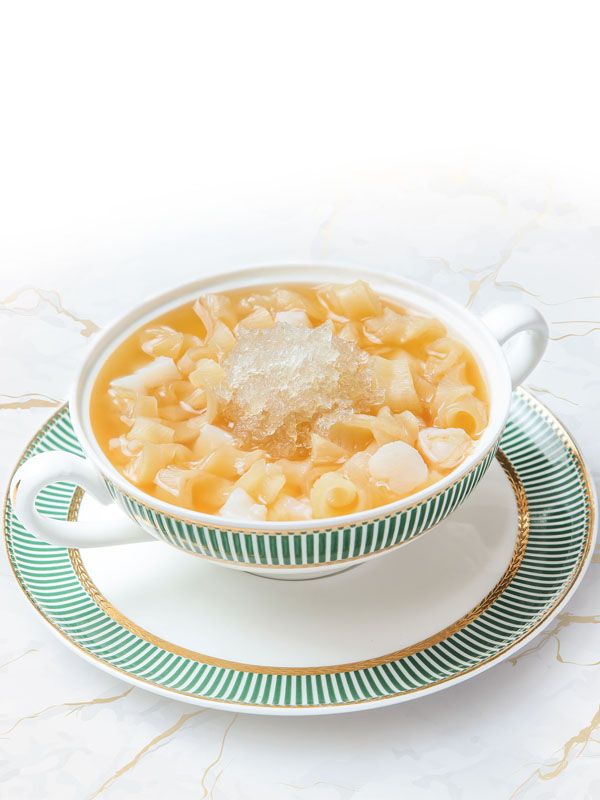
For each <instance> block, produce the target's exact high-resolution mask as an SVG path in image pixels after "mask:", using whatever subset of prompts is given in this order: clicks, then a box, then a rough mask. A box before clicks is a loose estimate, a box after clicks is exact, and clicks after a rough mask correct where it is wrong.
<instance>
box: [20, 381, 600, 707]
mask: <svg viewBox="0 0 600 800" xmlns="http://www.w3.org/2000/svg"><path fill="white" fill-rule="evenodd" d="M57 449H58V450H64V451H68V452H71V453H75V454H77V455H82V451H81V448H80V446H79V443H78V441H77V439H76V437H75V435H74V433H73V429H72V427H71V424H70V420H69V413H68V409H67V407H66V406H65V407H63V408H62V409H61V410H60V411H58V412H57V413H56V414H55V415H54V416H53V417H52V418H51V419H50V420H49V421H48V422H47V423H46V424H45V425H44V426H43V428H42V429H41V430H40V431H39V432H38V434H37V435H36V436H35V438H34V440H33V441H32V442H31V444H30V445H29V447H28V449H27V451H26V453H25V455H24V456H23V459H22V460H26V459H27V458H30V457H31V456H32V455H34V454H36V453H39V452H43V451H45V450H57ZM20 463H21V462H20ZM37 505H38V508H39V510H40V511H42V512H43V513H46V514H49V515H50V516H54V517H56V518H59V519H68V518H70V519H74V518H76V517H77V516H79V515H80V516H81V517H82V518H84V517H90V518H91V517H92V516H93V517H94V518H96V519H98V518H99V517H101V515H102V514H105V515H106V518H107V524H109V522H108V520H109V518H110V517H111V515H110V512H107V510H106V509H105V508H103V507H102V506H101V505H99V504H98V503H96V502H95V501H93V499H91V498H90V497H88V496H84V494H83V492H82V491H81V490H80V489H77V488H76V487H74V486H73V485H71V484H67V483H57V484H54V485H52V486H50V487H47V488H46V489H44V490H43V491H42V492H41V493H40V495H39V496H38V500H37ZM594 518H595V496H594V492H593V488H592V484H591V480H590V477H589V474H588V471H587V468H586V466H585V464H584V462H583V459H582V457H581V455H580V453H579V451H578V449H577V447H576V445H575V444H574V442H573V441H572V439H571V437H570V436H569V435H568V434H567V432H566V431H565V430H564V428H563V427H562V426H561V424H560V423H559V422H558V421H557V420H556V419H555V418H554V417H553V416H552V415H551V414H550V412H549V411H548V410H547V409H546V408H545V407H544V406H543V405H542V404H541V403H539V402H538V401H537V400H535V399H534V398H533V397H532V396H530V395H529V394H528V393H527V392H525V391H523V390H518V391H517V392H515V394H514V396H513V403H512V408H511V414H510V419H509V422H508V425H507V427H506V430H505V432H504V435H503V437H502V440H501V444H500V451H499V452H498V455H497V458H496V462H495V463H494V464H492V466H491V467H490V469H489V471H488V473H487V474H486V475H485V476H484V478H483V479H482V481H481V483H480V485H479V486H478V487H477V489H476V490H475V491H474V492H473V495H472V496H471V497H470V498H469V500H468V501H467V502H466V503H465V504H464V505H463V506H462V507H461V508H459V509H458V510H457V511H455V512H454V513H453V514H452V515H451V516H450V517H449V518H448V519H446V520H445V521H444V522H443V523H442V524H440V525H438V526H437V527H436V528H434V529H433V530H431V531H430V532H429V533H427V535H424V536H422V537H420V538H419V539H417V540H415V541H414V542H409V543H407V544H406V545H403V546H402V547H400V548H398V549H397V550H396V551H394V552H390V553H388V554H386V555H385V556H382V557H377V558H373V559H371V560H370V561H368V562H367V563H364V564H360V565H357V566H354V567H350V568H347V569H346V570H344V571H343V572H338V573H335V574H332V575H331V576H328V577H322V578H317V579H314V578H313V579H311V578H307V579H305V580H297V581H293V582H287V581H280V580H277V579H271V578H265V577H260V576H257V575H253V574H250V573H246V572H241V571H237V570H231V569H227V568H225V567H222V566H218V565H214V564H211V563H210V562H208V561H204V560H203V559H201V558H192V557H190V556H189V555H188V554H186V553H183V552H181V551H179V550H176V549H174V548H171V547H169V546H168V545H166V544H163V543H160V542H149V543H144V544H133V545H121V546H117V547H106V548H99V549H89V550H81V551H80V550H76V549H70V550H69V549H66V548H60V547H53V546H51V545H48V544H45V543H43V542H41V541H40V540H38V539H37V538H36V537H35V536H34V535H33V534H32V533H30V532H28V531H26V530H25V529H24V528H23V527H22V525H20V523H19V522H18V520H17V519H16V517H15V516H14V515H13V513H12V510H11V503H10V499H9V498H7V500H6V506H5V515H4V523H5V537H6V545H7V550H8V556H9V560H10V563H11V566H12V568H13V570H14V574H15V577H16V579H17V581H18V583H19V585H20V586H21V588H22V589H23V591H24V592H25V594H26V596H27V597H28V599H29V600H30V601H31V603H32V605H33V606H34V607H35V608H36V609H37V611H38V612H39V613H40V614H41V616H42V618H43V619H44V620H45V621H46V622H47V623H48V624H49V626H50V628H51V630H53V631H54V632H55V633H56V634H57V635H58V636H59V637H60V638H61V640H62V641H64V642H65V643H66V644H67V645H69V646H70V647H71V648H72V649H73V650H74V651H75V652H76V653H78V654H79V655H80V656H82V657H83V658H85V659H86V660H88V661H90V662H91V663H92V664H95V665H96V666H98V667H100V668H102V669H104V670H106V671H107V672H110V673H111V674H113V675H115V676H117V677H121V678H123V679H124V680H126V681H129V682H130V683H132V684H134V685H136V686H139V687H140V688H145V689H149V690H151V691H154V692H157V693H159V694H162V695H165V696H168V697H173V698H176V699H179V700H182V701H185V702H189V703H194V704H198V705H205V706H210V707H216V708H222V709H226V710H236V711H245V712H250V713H264V714H285V715H297V714H323V713H337V712H343V711H354V710H360V709H364V708H373V707H377V706H382V705H389V704H392V703H398V702H401V701H403V700H408V699H411V698H416V697H419V696H421V695H424V694H429V693H431V692H434V691H438V690H440V689H443V688H447V687H449V686H451V685H453V684H455V683H458V682H460V681H462V680H465V679H466V678H469V677H471V676H474V675H476V674H478V673H479V672H481V671H483V670H485V669H487V668H489V667H490V666H492V665H494V664H496V663H498V662H499V661H501V660H502V659H504V658H506V657H508V656H509V655H511V654H512V653H514V652H515V650H517V649H518V648H520V647H522V646H523V645H524V644H525V643H526V642H527V641H528V640H529V639H530V638H532V637H533V636H535V635H536V634H537V633H539V632H540V631H541V629H542V628H543V627H544V626H545V625H547V624H548V623H549V621H550V620H551V619H552V618H553V617H554V616H555V615H556V614H557V613H558V612H559V610H560V609H561V608H562V606H563V605H564V604H565V603H566V602H567V600H568V599H569V597H570V596H571V595H572V593H573V591H574V590H575V588H576V586H577V584H578V583H579V581H580V580H581V577H582V576H583V573H584V571H585V569H586V567H587V565H588V563H589V560H590V557H591V552H592V549H593V539H594V534H595V529H594Z"/></svg>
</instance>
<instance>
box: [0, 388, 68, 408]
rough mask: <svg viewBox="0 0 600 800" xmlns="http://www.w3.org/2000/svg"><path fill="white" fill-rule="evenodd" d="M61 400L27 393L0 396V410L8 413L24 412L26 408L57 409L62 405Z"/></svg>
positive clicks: (35, 393)
mask: <svg viewBox="0 0 600 800" xmlns="http://www.w3.org/2000/svg"><path fill="white" fill-rule="evenodd" d="M63 402H64V401H63V400H57V399H56V398H54V397H48V395H45V394H38V393H37V392H27V393H26V394H0V410H2V411H10V410H14V409H18V410H20V411H25V410H26V409H28V408H57V407H58V406H60V405H62V404H63Z"/></svg>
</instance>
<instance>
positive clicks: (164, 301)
mask: <svg viewBox="0 0 600 800" xmlns="http://www.w3.org/2000/svg"><path fill="white" fill-rule="evenodd" d="M309 269H312V270H315V271H321V270H323V271H328V272H329V273H332V277H331V278H330V277H329V276H325V275H323V276H322V281H323V282H325V281H329V280H332V281H334V280H335V275H337V276H338V277H340V279H341V277H342V275H346V276H347V277H350V275H352V276H353V277H354V279H357V277H360V278H363V279H366V280H367V281H372V280H380V281H383V282H385V283H390V282H391V283H394V284H396V285H397V286H398V295H395V297H397V299H399V300H400V301H402V294H401V293H402V288H405V289H406V290H407V292H408V293H412V294H414V295H416V296H417V297H418V298H419V299H421V298H423V300H424V303H425V304H427V303H428V302H429V303H432V304H434V305H436V306H442V307H445V308H448V310H449V312H450V313H451V314H452V315H453V316H455V317H460V318H461V320H463V321H464V322H465V323H466V325H467V326H468V327H471V328H472V329H474V330H476V331H477V334H478V336H477V340H476V341H475V342H474V343H473V342H470V343H469V349H470V350H471V352H472V353H473V355H474V356H475V358H476V359H477V360H478V361H479V365H480V367H482V371H483V372H484V374H485V380H486V385H487V388H488V391H489V393H490V395H491V396H490V404H491V406H492V408H493V409H494V410H495V418H496V422H495V425H494V426H493V427H492V425H491V415H490V420H489V421H488V425H487V427H486V429H485V431H484V433H483V436H482V437H481V439H479V440H478V442H477V443H476V446H475V447H474V449H473V451H472V452H471V453H470V454H469V456H467V458H466V459H465V460H464V461H463V462H462V463H461V464H459V465H458V467H456V468H455V469H454V470H452V471H451V472H450V473H448V475H446V476H444V478H442V479H441V480H439V481H436V482H435V483H433V484H431V485H430V486H428V487H426V488H425V489H422V490H420V491H419V492H415V493H412V494H410V495H408V496H407V497H404V498H402V499H400V500H396V501H394V502H393V503H387V504H385V505H381V506H376V507H375V508H370V509H365V510H363V511H358V512H354V513H352V514H344V515H341V516H337V517H322V518H319V519H310V520H294V521H291V522H282V521H268V520H265V521H260V520H248V521H246V520H240V519H228V518H227V517H221V516H218V515H216V514H208V513H206V512H201V511H194V510H192V509H188V508H183V507H182V506H178V505H176V504H175V503H169V502H166V501H163V500H160V499H158V498H156V497H154V496H153V495H150V494H148V493H146V492H144V491H143V490H141V489H139V488H138V487H137V486H135V484H133V483H131V482H130V481H128V480H127V479H126V478H125V477H124V476H123V475H122V474H121V473H120V472H119V471H118V470H117V469H116V468H115V467H114V466H113V464H112V463H111V462H110V460H109V459H108V457H107V456H106V454H105V453H104V452H103V450H102V448H101V447H100V445H99V443H98V441H97V439H96V437H95V436H94V433H93V430H92V427H91V422H90V413H89V395H90V392H91V387H92V386H93V383H94V380H95V377H96V376H97V374H98V371H99V369H100V367H101V366H102V364H103V363H104V361H105V359H106V357H107V355H108V353H109V352H112V350H114V347H115V346H116V344H117V343H118V341H119V339H121V340H122V339H124V338H127V336H128V335H129V334H130V333H131V332H132V331H133V330H135V328H136V327H139V326H140V325H141V324H143V320H144V317H148V319H149V320H150V319H152V318H153V317H156V316H159V315H160V313H161V311H164V310H166V309H167V308H168V307H173V308H175V307H177V305H182V304H184V303H185V302H186V298H187V297H188V296H190V295H193V294H194V293H196V292H197V293H200V292H202V291H210V290H211V284H217V283H223V282H225V283H229V284H231V286H230V287H229V286H228V287H227V288H233V287H234V286H238V287H243V286H244V285H248V286H251V285H260V283H261V280H260V279H259V280H250V281H248V279H253V278H257V277H258V278H260V277H261V276H262V275H263V274H264V280H262V283H263V284H268V283H273V282H274V281H273V280H272V279H271V280H270V281H269V277H271V278H273V276H274V274H275V273H276V272H277V271H278V270H279V271H282V272H283V271H286V272H297V273H299V277H298V279H297V280H296V281H295V282H296V283H306V282H309V283H310V282H312V281H311V280H310V279H307V278H304V279H303V278H302V274H301V273H302V270H309ZM244 279H246V283H245V284H244V282H243V281H244ZM281 282H282V283H285V284H288V285H289V284H290V283H293V282H294V280H293V279H292V280H290V279H289V278H288V277H286V278H285V279H283V280H282V281H281ZM224 290H225V289H223V288H221V289H219V288H216V287H213V291H224ZM407 305H410V303H408V304H407ZM441 319H442V322H444V324H447V323H446V320H445V319H444V317H443V314H442V316H441ZM449 327H450V328H451V327H452V326H449ZM459 338H460V337H459ZM482 349H487V350H488V351H491V352H492V353H494V354H495V363H494V364H493V365H492V364H489V363H487V362H486V363H484V362H483V361H482V360H481V356H480V352H479V351H481V350H482ZM100 356H103V357H102V358H101V357H100ZM491 378H493V379H494V382H495V383H497V384H500V387H495V388H494V392H492V391H491V386H490V383H491V382H492V381H491ZM501 384H503V385H504V390H502V388H501ZM511 392H512V386H511V380H510V374H509V370H508V364H507V362H506V359H505V357H504V353H503V351H502V348H501V346H500V344H499V342H498V341H497V339H496V338H495V337H494V335H493V334H492V332H491V331H490V330H489V329H488V328H487V327H486V325H485V323H484V322H483V320H482V319H481V318H480V317H479V316H478V315H476V314H475V313H473V312H472V311H471V310H470V309H468V308H466V307H464V306H461V305H460V304H459V303H457V302H456V301H455V300H453V299H451V298H448V297H446V296H444V295H443V294H441V293H440V292H437V291H435V290H433V289H431V288H430V287H428V286H425V285H424V284H421V283H419V282H418V281H414V280H412V279H410V278H405V277H404V276H402V275H398V274H395V273H392V272H386V271H381V270H376V269H372V268H370V267H364V266H356V265H352V264H346V265H343V264H334V263H330V262H326V261H310V262H309V263H306V264H301V263H297V262H272V263H262V264H252V265H248V266H244V267H242V268H237V269H231V270H227V271H223V272H218V271H214V272H211V273H207V274H205V275H203V276H202V278H200V279H198V280H195V281H190V282H187V283H185V284H181V285H179V286H177V287H175V288H174V289H171V290H168V291H166V292H160V293H157V294H154V295H152V296H150V297H149V298H147V299H145V300H144V301H143V302H141V303H139V304H138V305H136V306H135V307H134V308H132V309H130V310H129V311H128V312H126V313H125V314H122V315H120V316H119V317H117V318H116V319H115V320H113V321H112V322H111V323H110V324H109V325H108V326H106V327H105V328H104V329H103V331H102V332H101V333H100V334H99V335H98V336H97V337H95V339H94V341H93V343H92V345H91V347H90V350H89V351H88V353H87V356H86V358H85V359H84V361H83V363H82V364H81V366H80V369H79V373H78V377H77V378H76V380H75V382H74V384H73V387H72V390H71V394H70V397H69V411H70V415H71V421H72V424H73V427H74V429H75V433H76V435H77V438H78V439H79V441H80V443H81V444H82V446H83V450H84V453H85V456H86V457H87V458H89V459H90V460H91V461H92V462H93V463H94V465H95V466H96V468H97V469H98V471H99V472H100V474H101V475H102V477H103V478H104V480H105V481H108V482H109V483H110V484H111V485H113V486H114V487H115V488H116V489H117V490H118V491H119V493H120V494H122V495H124V496H126V497H128V498H129V499H132V500H134V501H135V502H137V503H139V504H141V505H143V506H145V507H147V508H149V509H151V510H153V511H156V512H158V513H161V514H164V515H166V516H169V517H171V518H174V519H176V520H178V521H181V522H184V523H186V522H187V523H190V524H193V525H200V526H203V527H207V528H212V529H214V530H222V531H239V532H244V533H265V534H269V533H272V534H277V533H281V534H289V533H302V532H306V533H314V532H317V531H319V530H332V529H343V528H348V527H352V526H355V525H358V524H361V523H373V522H376V521H379V520H381V519H385V518H387V517H393V516H396V515H397V514H399V513H402V512H405V511H410V510H411V509H412V508H414V507H416V506H420V505H422V504H423V503H426V502H427V501H429V500H431V499H434V498H435V497H437V496H438V495H440V494H442V493H443V492H445V491H446V490H447V489H449V488H451V487H452V486H454V485H455V484H457V483H459V482H460V481H461V480H462V479H463V478H464V477H465V476H467V475H468V474H469V473H471V472H472V471H473V470H474V469H476V467H477V466H478V465H479V464H480V463H481V462H482V461H483V460H484V459H485V458H486V456H487V455H488V454H489V452H490V451H491V450H492V449H493V448H495V447H496V446H497V444H498V442H499V439H500V436H501V434H502V432H503V430H504V426H505V424H506V420H507V417H508V413H509V410H510V397H511Z"/></svg>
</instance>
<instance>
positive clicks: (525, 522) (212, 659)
mask: <svg viewBox="0 0 600 800" xmlns="http://www.w3.org/2000/svg"><path fill="white" fill-rule="evenodd" d="M497 458H498V461H499V462H500V465H501V466H502V468H503V470H504V472H505V474H506V475H507V477H508V479H509V481H510V484H511V486H512V489H513V491H514V493H515V499H516V502H517V516H518V522H517V537H516V541H515V546H514V549H513V553H512V557H511V560H510V563H509V565H508V567H507V568H506V570H505V571H504V574H503V575H502V577H501V578H500V580H499V581H498V583H497V584H496V585H495V586H494V587H493V588H492V589H491V591H490V592H488V594H487V595H486V596H485V597H484V598H483V599H482V600H481V601H480V602H479V603H478V604H477V605H476V606H475V607H474V608H472V609H471V610H470V611H468V612H467V613H466V614H464V615H463V616H462V617H460V619H458V620H456V621H455V622H453V623H451V624H450V625H447V626H446V627H445V628H443V629H442V630H441V631H438V632H437V633H434V634H432V635H431V636H428V637H427V638H426V639H422V640H421V641H419V642H415V644H412V645H409V646H408V647H403V648H402V649H400V650H394V651H393V652H391V653H385V655H382V656H377V657H375V658H368V659H364V660H362V661H352V662H348V663H345V664H332V665H326V666H317V667H274V666H263V665H262V664H249V663H245V662H241V661H229V660H227V659H222V658H217V657H216V656H210V655H208V654H206V653H199V652H197V651H196V650H190V649H188V648H186V647H181V646H180V645H177V644H174V643H173V642H170V641H168V640H167V639H162V638H161V637H159V636H155V635H154V634H153V633H151V632H150V631H148V630H146V629H145V628H142V627H141V626H140V625H137V624H136V623H135V622H133V620H131V619H129V617H127V616H126V615H125V614H123V613H122V612H121V611H119V609H118V608H115V606H114V605H113V604H112V603H111V602H110V600H108V598H107V597H105V595H103V594H102V592H101V590H100V589H99V588H98V587H97V586H96V584H95V583H94V581H93V579H92V578H91V576H90V574H89V573H88V571H87V569H86V567H85V565H84V563H83V560H82V558H81V553H80V551H79V550H77V549H70V550H69V557H70V559H71V564H72V565H73V570H74V571H75V574H76V575H77V578H78V579H79V581H80V583H81V585H82V586H83V588H84V589H85V590H86V592H87V593H88V595H89V596H90V598H91V599H92V600H93V602H94V603H95V604H96V605H97V606H98V607H99V608H100V609H101V610H102V611H103V612H104V613H105V614H106V615H107V616H109V617H110V618H111V619H113V620H115V622H117V623H118V624H119V625H122V626H123V627H124V628H126V629H127V630H128V631H130V633H133V634H134V635H135V636H139V637H140V638H141V639H144V641H147V642H149V643H150V644H153V645H155V646H156V647H160V648H161V649H162V650H168V651H169V652H170V653H174V654H175V655H178V656H183V657H184V658H189V659H191V660H192V661H197V662H200V663H202V664H210V665H211V666H216V667H220V668H223V669H233V670H237V671H238V672H257V673H261V674H266V675H333V674H335V673H338V672H353V671H354V670H358V669H367V668H369V667H377V666H380V665H381V664H389V663H390V662H391V661H397V660H398V659H400V658H404V657H405V656H410V655H413V654H414V653H418V652H419V651H420V650H424V649H425V648H427V647H431V646H432V645H434V644H437V643H438V642H441V641H442V640H443V639H447V638H448V637H449V636H452V635H453V634H455V633H457V632H458V631H460V630H462V628H464V627H466V626H467V625H468V624H469V623H471V622H473V621H474V620H476V619H477V618H478V617H479V616H480V615H481V614H483V612H484V611H485V610H486V609H487V608H489V607H490V605H491V604H492V603H493V602H494V601H495V600H497V598H498V597H499V596H500V595H501V594H502V592H503V591H504V590H505V589H506V587H507V586H508V585H509V584H510V582H511V581H512V579H513V578H514V576H515V575H516V573H517V570H518V569H519V567H520V565H521V561H522V560H523V556H524V555H525V550H526V548H527V541H528V538H529V509H528V506H527V496H526V494H525V489H524V488H523V485H522V483H521V481H520V479H519V476H518V475H517V473H516V470H515V468H514V467H513V465H512V464H511V463H510V461H509V459H508V458H507V457H506V455H505V454H504V453H502V452H498V453H497ZM76 494H77V493H76ZM73 500H74V504H73V505H72V507H71V510H70V512H69V517H68V518H69V519H70V520H75V519H76V518H77V511H78V509H79V505H80V503H81V495H77V497H75V496H74V498H73Z"/></svg>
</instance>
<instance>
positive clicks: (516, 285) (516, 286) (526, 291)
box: [494, 281, 600, 306]
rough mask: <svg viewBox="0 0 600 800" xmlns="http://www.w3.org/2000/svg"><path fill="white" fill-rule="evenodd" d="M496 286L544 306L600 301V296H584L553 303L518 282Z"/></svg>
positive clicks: (498, 283)
mask: <svg viewBox="0 0 600 800" xmlns="http://www.w3.org/2000/svg"><path fill="white" fill-rule="evenodd" d="M494 284H495V286H496V287H497V288H498V289H502V288H506V289H515V290H516V291H517V292H523V294H526V295H529V297H533V298H535V299H536V300H537V301H538V303H541V304H542V305H543V306H566V305H568V304H569V303H577V302H579V301H580V300H600V294H584V295H579V296H578V297H570V298H569V299H568V300H556V301H554V302H553V301H551V300H544V298H543V295H541V294H539V293H538V292H532V291H531V289H528V288H527V287H526V286H523V284H522V283H517V282H516V281H494Z"/></svg>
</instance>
